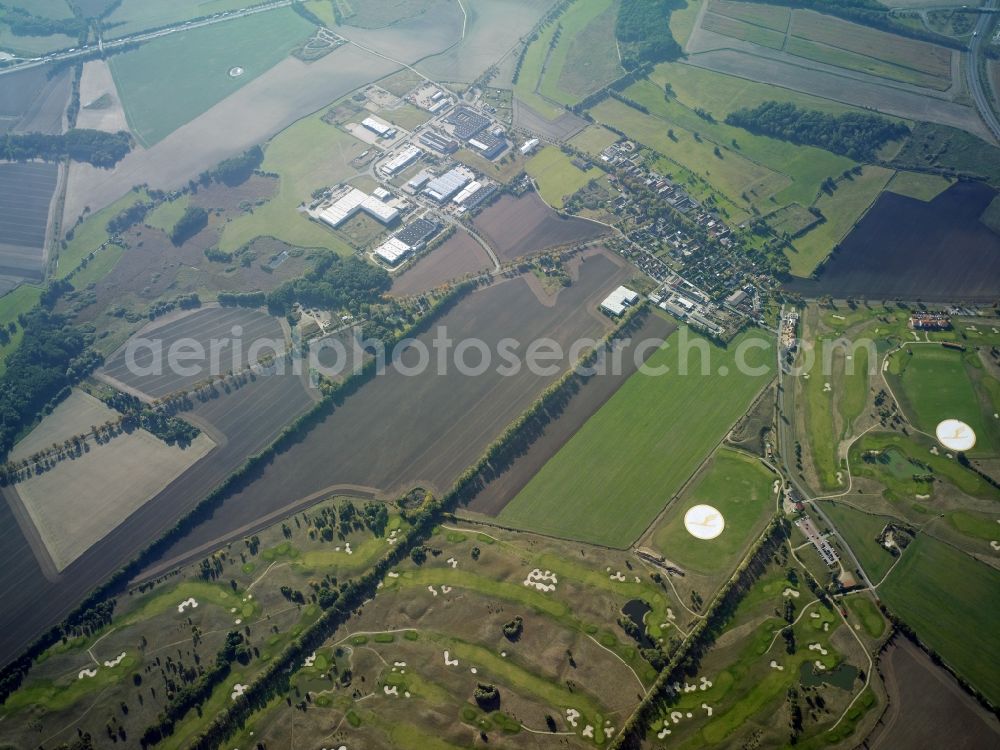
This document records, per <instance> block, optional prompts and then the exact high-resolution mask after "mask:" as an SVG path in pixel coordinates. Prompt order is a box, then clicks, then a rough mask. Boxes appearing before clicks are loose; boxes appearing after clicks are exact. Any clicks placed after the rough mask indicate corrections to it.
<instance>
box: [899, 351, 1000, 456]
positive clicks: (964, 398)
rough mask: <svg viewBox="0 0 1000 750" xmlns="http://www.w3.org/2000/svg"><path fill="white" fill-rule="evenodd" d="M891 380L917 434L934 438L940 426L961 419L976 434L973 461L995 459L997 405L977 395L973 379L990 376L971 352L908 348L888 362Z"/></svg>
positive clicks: (980, 394) (997, 443) (981, 394)
mask: <svg viewBox="0 0 1000 750" xmlns="http://www.w3.org/2000/svg"><path fill="white" fill-rule="evenodd" d="M889 374H890V377H891V378H892V381H893V390H894V391H898V392H897V393H896V397H897V398H899V399H900V401H901V402H902V403H901V406H902V408H903V411H904V412H905V413H906V415H907V417H908V418H909V419H910V420H911V421H912V422H913V423H914V424H915V425H916V426H917V427H918V428H919V429H921V430H923V431H924V432H926V433H928V434H930V435H934V434H935V429H936V428H937V425H938V423H940V422H942V421H943V420H945V419H961V420H962V421H963V422H965V423H966V424H968V425H969V426H971V427H972V429H973V430H975V432H976V447H975V448H974V449H973V450H971V451H969V453H970V454H971V455H994V454H995V453H996V451H997V447H998V445H1000V441H998V439H997V432H998V426H997V424H996V422H997V421H998V420H996V419H994V418H993V413H994V412H995V411H996V410H997V409H998V408H1000V404H996V403H993V401H992V400H991V399H990V397H989V394H988V393H979V392H978V391H979V389H978V388H977V387H976V385H975V384H974V381H973V376H974V375H975V376H978V378H990V377H991V376H990V375H989V374H988V373H986V372H985V371H983V370H982V365H981V364H980V363H979V360H978V357H977V355H976V354H975V353H974V352H973V353H966V352H961V351H958V350H956V349H945V348H944V347H943V346H937V345H935V344H923V345H919V346H907V347H905V348H903V349H902V350H900V351H899V352H897V353H896V354H895V355H894V356H893V357H892V359H891V360H890V364H889Z"/></svg>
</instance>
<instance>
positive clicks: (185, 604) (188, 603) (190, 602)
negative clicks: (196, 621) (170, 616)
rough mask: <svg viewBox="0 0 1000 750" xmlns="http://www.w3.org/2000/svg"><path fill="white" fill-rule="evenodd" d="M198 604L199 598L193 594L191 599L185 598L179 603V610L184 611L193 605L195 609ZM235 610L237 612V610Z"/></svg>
mask: <svg viewBox="0 0 1000 750" xmlns="http://www.w3.org/2000/svg"><path fill="white" fill-rule="evenodd" d="M197 606H198V600H197V599H195V598H194V597H193V596H192V597H191V598H190V599H185V600H184V601H182V602H181V603H180V604H178V605H177V611H178V612H184V610H185V609H187V608H188V607H191V608H192V609H193V608H194V607H197ZM233 611H234V612H235V611H236V610H233Z"/></svg>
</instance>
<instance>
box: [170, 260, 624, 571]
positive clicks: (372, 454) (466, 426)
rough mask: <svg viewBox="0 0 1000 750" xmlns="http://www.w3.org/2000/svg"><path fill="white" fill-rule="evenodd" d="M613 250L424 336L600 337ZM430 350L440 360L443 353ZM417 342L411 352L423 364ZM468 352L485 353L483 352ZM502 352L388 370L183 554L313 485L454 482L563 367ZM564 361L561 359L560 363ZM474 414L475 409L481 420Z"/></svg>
mask: <svg viewBox="0 0 1000 750" xmlns="http://www.w3.org/2000/svg"><path fill="white" fill-rule="evenodd" d="M627 274H628V270H627V269H626V268H622V267H620V266H619V265H618V264H617V263H616V262H615V261H614V260H612V258H611V257H610V256H607V255H605V254H604V253H603V252H602V253H600V254H596V255H593V256H592V257H590V258H588V259H587V260H586V261H585V262H583V263H582V264H581V265H580V266H579V278H578V280H577V281H576V282H575V283H574V284H573V285H572V286H571V287H569V288H566V289H563V290H561V291H560V292H559V294H558V296H557V297H556V298H555V300H554V304H553V301H552V300H547V304H543V303H542V302H541V301H540V300H539V298H538V297H537V296H536V294H535V292H534V291H533V290H532V288H531V287H530V286H529V285H528V284H527V283H525V281H524V280H523V279H520V278H518V279H511V280H505V281H501V282H499V283H497V284H495V285H493V286H491V287H488V288H486V289H483V290H481V291H478V292H475V293H474V294H472V295H471V296H469V297H466V298H465V299H463V300H462V301H461V302H459V304H458V305H457V306H456V307H455V308H454V309H453V310H451V311H450V312H449V313H448V314H447V315H445V316H444V317H443V318H442V319H441V320H440V321H439V322H438V324H436V325H435V327H434V329H435V330H434V331H432V332H428V333H426V334H423V335H421V336H420V337H418V340H419V341H422V342H424V344H425V345H426V346H427V347H428V349H429V350H430V351H431V352H433V351H434V347H433V346H432V345H431V344H430V341H431V340H432V339H433V337H434V335H436V332H437V330H438V328H439V327H443V328H444V329H445V332H446V334H447V336H448V337H449V338H451V339H453V340H454V341H462V340H463V339H465V338H468V337H473V336H475V337H477V338H479V339H481V340H483V341H484V342H486V344H487V345H488V346H489V347H490V348H491V349H492V350H493V351H494V352H496V345H497V342H498V341H499V340H500V339H502V338H505V337H510V336H513V337H515V338H517V339H518V341H520V342H525V343H522V345H521V348H520V349H519V350H518V351H520V352H521V353H523V352H524V350H525V347H526V346H527V342H530V341H533V340H535V339H537V338H539V337H542V336H546V337H550V338H552V339H554V340H555V341H557V342H559V343H560V345H561V346H563V347H564V351H566V347H568V346H569V345H570V343H571V342H573V341H576V340H577V339H579V338H580V337H595V338H596V337H599V336H600V335H601V334H602V333H603V331H604V330H606V328H607V323H606V321H605V320H604V319H602V318H601V317H599V316H598V315H597V313H596V306H597V303H598V302H599V301H600V299H601V298H602V297H603V296H604V295H605V294H607V291H608V290H609V289H611V288H613V287H614V286H615V285H616V284H619V283H621V282H622V281H623V280H625V278H627ZM431 356H432V360H434V359H435V358H434V356H433V354H432V355H431ZM415 359H416V352H415V351H414V349H413V348H412V347H411V348H410V349H408V350H407V352H406V354H404V356H403V358H402V362H403V364H404V365H405V366H406V367H413V364H414V361H415ZM467 361H469V362H470V363H477V362H479V361H480V357H479V354H478V353H475V354H472V355H469V356H468V357H467ZM498 365H499V362H498V361H497V360H496V359H495V358H494V362H493V364H492V366H491V367H490V369H488V370H487V371H486V372H484V373H482V374H480V375H463V374H462V373H461V372H459V371H458V369H457V368H456V367H455V366H454V362H453V361H451V359H450V356H449V357H448V366H447V372H446V374H443V375H438V373H437V369H436V367H433V366H432V367H428V368H427V369H426V370H424V371H423V372H421V373H420V374H417V375H412V374H411V375H410V376H407V375H404V374H403V373H402V372H400V370H399V369H397V368H396V367H389V368H387V370H386V372H385V374H384V375H381V376H378V377H376V378H375V379H374V380H373V381H371V382H369V383H368V384H367V385H365V386H364V388H362V389H361V391H359V392H358V393H357V394H355V395H353V396H351V397H350V398H348V399H347V400H346V401H345V402H344V404H343V405H342V406H340V407H339V408H337V409H336V410H335V411H334V412H333V413H332V414H330V415H329V416H327V417H326V418H325V419H324V420H323V421H322V422H321V423H319V424H317V425H316V426H315V427H314V428H313V429H312V430H311V431H310V432H309V433H307V434H306V435H304V436H303V438H302V439H301V440H300V441H299V442H297V443H295V444H294V445H293V446H291V447H289V448H288V449H287V450H286V451H285V452H284V453H282V454H280V455H278V456H276V457H275V458H274V460H273V461H271V463H270V464H268V465H267V466H266V467H264V468H263V469H262V470H261V473H260V475H259V476H258V477H257V478H256V479H254V481H253V482H252V483H250V484H248V485H247V486H246V488H245V489H243V490H242V491H241V492H239V493H237V494H235V495H233V496H232V497H230V498H229V499H227V500H226V502H225V503H224V505H223V507H222V508H221V509H220V510H219V511H217V512H216V513H215V515H214V517H213V518H212V519H209V520H208V521H206V522H205V523H203V524H202V525H201V526H199V527H198V529H196V530H194V531H193V532H192V533H191V534H190V535H189V536H188V537H186V538H185V539H184V540H183V541H181V542H179V543H178V544H177V545H176V547H175V549H174V552H173V553H172V554H179V553H182V552H184V551H187V550H189V549H191V548H193V547H197V546H198V545H201V544H203V543H205V542H206V541H207V540H209V539H214V538H217V537H219V536H222V535H225V534H227V533H231V532H232V530H233V529H236V528H239V527H240V526H243V525H245V524H248V523H252V522H253V521H254V520H255V519H257V518H259V517H260V516H262V515H264V514H267V513H270V512H274V511H277V510H278V509H282V508H287V507H290V506H292V505H293V504H296V503H300V502H301V501H302V500H303V499H304V498H307V497H308V496H309V495H310V494H312V493H317V492H321V491H325V490H324V488H327V487H331V486H335V485H337V486H340V485H351V486H355V487H364V488H377V489H378V490H380V491H381V492H382V493H384V494H385V495H387V496H389V497H393V496H395V493H399V492H402V491H403V490H405V489H406V488H408V487H412V486H413V485H421V486H424V487H427V488H429V489H431V490H432V491H434V492H443V491H445V490H446V489H447V488H448V487H449V486H450V485H451V483H452V482H453V481H454V479H455V477H457V476H458V475H459V474H460V473H461V472H462V471H463V470H464V469H465V468H466V467H468V466H469V465H471V464H472V463H473V462H474V461H475V460H476V459H477V458H478V457H479V455H480V453H481V452H482V451H483V449H484V448H485V447H486V446H487V445H488V444H489V443H490V442H491V441H492V440H493V439H494V438H495V437H496V436H497V435H498V434H499V433H500V432H501V431H502V430H503V428H504V427H505V425H507V424H508V423H509V422H510V420H511V419H513V418H514V417H515V416H516V415H517V414H520V413H521V412H522V411H523V410H524V409H525V408H526V407H527V406H528V404H530V403H531V402H532V400H533V399H534V398H535V397H536V396H537V394H538V393H540V392H541V390H542V389H543V388H544V387H545V386H546V385H548V384H549V383H550V382H552V381H553V380H554V379H555V378H556V377H558V374H557V373H552V374H546V375H542V374H537V375H536V374H535V373H532V372H531V371H530V370H529V369H528V368H527V367H522V368H521V370H520V371H519V372H518V373H517V374H516V375H513V376H508V377H504V375H502V374H500V373H498V372H497V367H498ZM565 366H566V364H565V363H564V364H563V365H561V366H559V367H557V368H555V369H557V370H559V371H561V370H562V369H563V368H564V367H565ZM470 415H475V418H474V419H471V418H470Z"/></svg>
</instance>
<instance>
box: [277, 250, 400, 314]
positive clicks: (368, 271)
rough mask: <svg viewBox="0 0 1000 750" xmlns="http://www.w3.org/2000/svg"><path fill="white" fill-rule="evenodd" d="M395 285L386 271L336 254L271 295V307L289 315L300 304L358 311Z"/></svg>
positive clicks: (324, 257)
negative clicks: (293, 306)
mask: <svg viewBox="0 0 1000 750" xmlns="http://www.w3.org/2000/svg"><path fill="white" fill-rule="evenodd" d="M390 286H392V278H391V277H390V276H389V274H388V272H386V270H385V269H383V268H380V267H378V266H374V265H372V264H370V263H365V262H364V261H363V260H361V259H360V258H356V257H354V256H351V257H349V258H347V259H344V258H341V257H340V256H339V255H334V254H333V253H330V254H327V255H324V256H323V257H322V258H320V260H319V262H318V263H317V264H316V266H315V267H314V268H313V269H312V270H311V271H309V272H308V273H307V274H306V275H305V276H303V277H301V278H298V279H293V280H291V281H286V282H285V283H284V284H282V285H281V286H279V287H278V288H277V289H275V290H273V291H272V292H271V293H270V294H268V295H267V306H268V307H269V308H270V310H271V311H272V312H273V313H274V314H276V315H280V314H285V313H287V312H288V311H289V310H291V307H292V304H293V303H295V302H299V303H301V304H303V305H307V306H316V307H321V308H325V309H329V310H340V309H351V310H357V309H358V308H360V307H361V306H363V305H366V304H370V303H372V302H376V301H378V300H379V299H380V298H381V297H382V294H383V293H384V292H387V291H388V290H389V287H390Z"/></svg>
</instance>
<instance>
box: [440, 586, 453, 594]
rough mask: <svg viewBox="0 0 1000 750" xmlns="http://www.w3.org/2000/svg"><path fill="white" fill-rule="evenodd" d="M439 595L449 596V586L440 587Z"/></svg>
mask: <svg viewBox="0 0 1000 750" xmlns="http://www.w3.org/2000/svg"><path fill="white" fill-rule="evenodd" d="M441 593H442V594H450V593H451V586H442V587H441Z"/></svg>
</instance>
